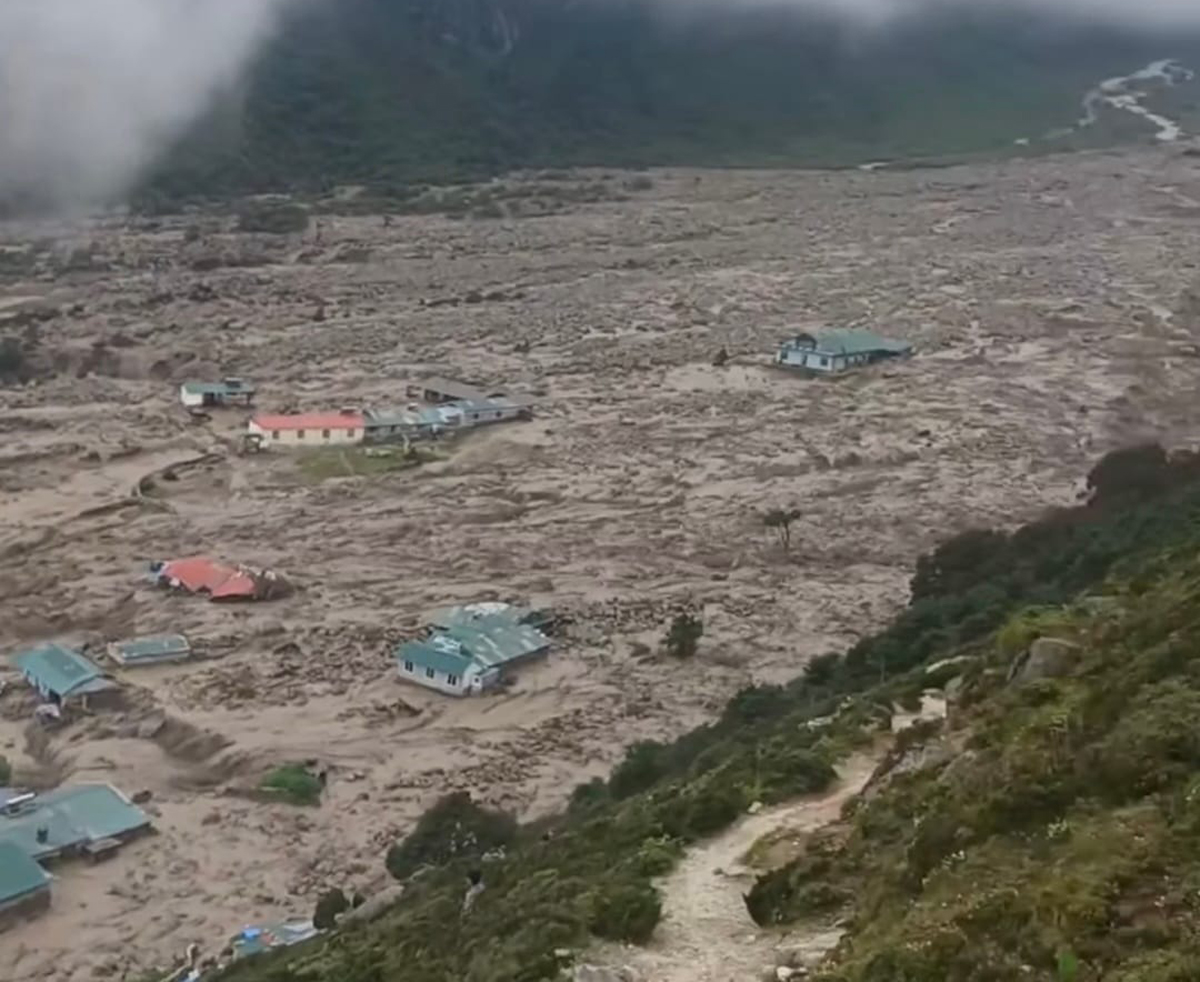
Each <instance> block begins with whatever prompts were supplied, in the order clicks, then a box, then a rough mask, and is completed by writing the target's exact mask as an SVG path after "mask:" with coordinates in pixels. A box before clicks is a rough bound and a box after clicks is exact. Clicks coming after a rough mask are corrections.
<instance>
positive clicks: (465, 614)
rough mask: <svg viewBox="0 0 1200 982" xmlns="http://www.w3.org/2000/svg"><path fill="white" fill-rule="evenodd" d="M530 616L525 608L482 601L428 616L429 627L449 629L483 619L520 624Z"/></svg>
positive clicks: (435, 612)
mask: <svg viewBox="0 0 1200 982" xmlns="http://www.w3.org/2000/svg"><path fill="white" fill-rule="evenodd" d="M530 616H532V611H530V610H529V609H528V608H527V607H515V606H513V605H512V604H507V603H503V602H501V601H492V600H484V601H480V602H478V603H473V604H461V605H460V606H457V607H443V608H441V609H440V610H435V611H434V612H433V613H432V614H430V615H429V625H430V626H431V627H440V628H449V627H455V626H456V625H460V624H466V625H470V624H475V623H477V622H478V621H479V620H480V619H482V618H485V617H494V618H497V619H498V620H505V621H507V622H508V623H510V624H521V623H524V622H525V620H526V619H527V618H528V617H530Z"/></svg>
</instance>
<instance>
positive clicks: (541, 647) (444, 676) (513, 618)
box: [395, 604, 550, 696]
mask: <svg viewBox="0 0 1200 982" xmlns="http://www.w3.org/2000/svg"><path fill="white" fill-rule="evenodd" d="M536 616H537V615H535V614H533V613H532V612H530V611H525V610H522V609H521V608H517V607H509V606H508V605H507V604H472V605H468V606H465V607H453V608H449V609H448V610H443V611H439V612H438V613H437V614H435V615H434V618H433V628H434V629H433V631H432V632H431V633H430V635H429V636H428V637H426V638H424V639H422V640H419V641H405V642H404V643H403V644H401V645H399V646H398V647H397V648H396V651H395V657H396V662H397V665H398V667H399V670H400V677H401V678H404V679H407V680H409V681H412V682H416V683H418V684H419V685H424V686H426V687H427V688H430V689H436V690H437V691H438V692H445V693H447V694H449V695H456V696H461V695H471V694H475V693H479V692H483V691H485V690H487V689H490V688H492V687H493V686H494V685H496V684H498V683H499V681H500V679H501V678H502V676H503V673H504V671H505V670H506V669H508V668H510V667H512V666H513V665H516V664H518V663H520V662H523V661H526V660H528V659H530V658H534V657H537V656H538V655H542V654H545V653H546V651H548V650H549V648H550V639H549V638H548V637H546V635H544V634H543V633H542V632H541V631H539V630H538V629H537V628H535V627H532V626H531V625H530V624H529V623H527V622H526V619H527V618H533V617H536Z"/></svg>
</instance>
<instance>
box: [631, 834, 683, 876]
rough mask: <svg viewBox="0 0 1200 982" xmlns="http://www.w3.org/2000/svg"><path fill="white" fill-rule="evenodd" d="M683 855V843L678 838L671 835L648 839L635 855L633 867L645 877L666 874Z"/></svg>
mask: <svg viewBox="0 0 1200 982" xmlns="http://www.w3.org/2000/svg"><path fill="white" fill-rule="evenodd" d="M682 855H683V845H682V843H681V842H680V841H679V840H678V839H672V838H671V837H670V836H660V837H658V838H655V839H647V840H646V841H645V842H643V843H642V847H641V848H640V849H639V850H638V851H637V855H636V856H634V857H633V868H634V869H635V870H636V871H637V873H638V874H639V875H641V876H644V877H654V876H665V875H666V874H667V873H669V872H671V870H672V869H674V868H675V864H676V863H677V862H678V861H679V857H680V856H682Z"/></svg>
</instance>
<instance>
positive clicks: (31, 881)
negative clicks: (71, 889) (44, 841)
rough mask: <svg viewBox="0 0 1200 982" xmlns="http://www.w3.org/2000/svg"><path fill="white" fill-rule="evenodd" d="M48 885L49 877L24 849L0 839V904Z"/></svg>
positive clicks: (18, 898) (17, 898) (10, 901)
mask: <svg viewBox="0 0 1200 982" xmlns="http://www.w3.org/2000/svg"><path fill="white" fill-rule="evenodd" d="M49 886H50V877H49V876H48V875H47V874H46V871H45V870H44V869H42V868H41V867H40V866H39V865H38V864H37V863H36V862H35V861H34V860H33V859H31V858H30V857H29V856H28V855H26V853H25V850H24V849H22V848H21V847H20V846H18V845H17V844H16V843H13V842H3V841H0V904H7V903H12V902H13V901H14V900H20V899H21V898H22V897H27V896H29V894H31V893H37V892H38V891H39V890H44V889H46V888H48V887H49Z"/></svg>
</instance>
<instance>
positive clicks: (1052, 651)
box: [1009, 638, 1080, 683]
mask: <svg viewBox="0 0 1200 982" xmlns="http://www.w3.org/2000/svg"><path fill="white" fill-rule="evenodd" d="M1079 653H1080V648H1079V645H1077V644H1073V643H1072V642H1070V641H1064V640H1062V639H1061V638H1038V639H1037V640H1036V641H1034V642H1033V644H1031V645H1030V646H1029V650H1028V651H1026V652H1025V653H1024V654H1021V655H1018V656H1017V658H1016V660H1015V661H1014V662H1013V664H1012V669H1011V670H1010V671H1009V678H1010V679H1011V680H1012V681H1014V682H1017V683H1024V682H1036V681H1037V680H1038V679H1056V678H1062V677H1063V676H1064V675H1070V674H1071V670H1072V669H1073V668H1074V667H1075V663H1076V662H1077V661H1078V660H1079Z"/></svg>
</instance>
